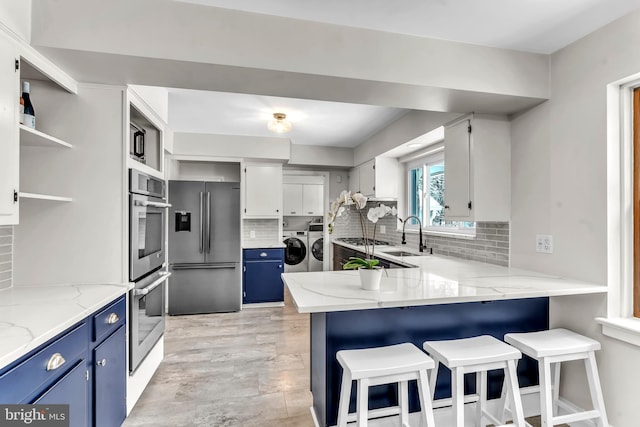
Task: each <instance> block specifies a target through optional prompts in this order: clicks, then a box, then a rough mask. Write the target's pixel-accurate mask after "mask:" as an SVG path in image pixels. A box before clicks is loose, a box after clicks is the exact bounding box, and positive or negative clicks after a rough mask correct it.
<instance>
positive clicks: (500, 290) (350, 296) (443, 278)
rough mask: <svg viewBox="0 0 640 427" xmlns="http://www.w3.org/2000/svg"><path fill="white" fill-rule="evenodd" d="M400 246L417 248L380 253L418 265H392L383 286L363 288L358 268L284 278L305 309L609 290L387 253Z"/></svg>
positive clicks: (493, 267) (473, 264) (453, 261)
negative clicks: (399, 266) (369, 288)
mask: <svg viewBox="0 0 640 427" xmlns="http://www.w3.org/2000/svg"><path fill="white" fill-rule="evenodd" d="M343 246H347V247H352V248H355V249H359V248H358V247H357V246H352V245H347V244H343ZM360 249H361V248H360ZM399 249H403V250H405V251H406V250H409V251H412V250H411V249H407V248H406V247H404V246H403V247H399V246H396V247H389V246H387V247H385V248H384V249H382V250H381V251H378V250H377V249H376V255H378V256H381V257H384V258H387V259H389V260H390V261H395V262H403V263H408V264H411V265H414V266H415V267H414V268H396V269H386V270H385V272H386V274H385V273H383V275H382V281H381V283H380V289H379V290H377V291H366V290H363V289H361V288H360V281H359V277H358V272H357V271H353V270H345V271H324V272H308V273H307V272H304V273H283V274H282V278H283V280H284V283H285V285H286V286H287V288H288V289H289V292H290V293H291V297H292V300H293V302H294V304H295V305H296V308H297V309H298V312H300V313H320V312H331V311H346V310H366V309H375V308H387V307H409V306H420V305H432V304H453V303H462V302H474V301H491V300H503V299H518V298H537V297H550V296H562V295H579V294H595V293H606V292H607V287H606V286H605V285H604V284H594V283H588V282H583V281H579V280H572V279H566V278H562V277H557V276H551V275H547V274H542V273H537V272H533V271H527V270H522V269H517V268H510V267H502V266H498V265H493V264H486V263H481V262H477V261H467V260H463V259H459V258H453V257H448V256H441V255H423V256H405V257H395V256H390V255H383V252H382V251H390V250H399Z"/></svg>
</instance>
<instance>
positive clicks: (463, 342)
mask: <svg viewBox="0 0 640 427" xmlns="http://www.w3.org/2000/svg"><path fill="white" fill-rule="evenodd" d="M423 348H424V350H425V351H426V352H427V353H429V355H430V356H431V357H433V359H434V360H435V361H436V362H437V366H436V369H434V370H433V371H431V386H432V397H433V396H434V395H433V391H434V390H435V384H436V379H437V377H438V367H439V366H440V364H442V365H444V366H446V367H447V368H449V369H450V370H451V406H452V409H453V411H452V412H453V421H452V424H451V425H452V426H455V427H464V403H465V396H464V375H465V374H468V373H476V394H477V403H476V413H475V417H476V419H475V422H476V425H480V426H483V427H484V426H486V425H487V424H488V423H487V422H486V420H489V421H490V422H491V423H493V424H495V425H501V426H502V425H504V419H502V418H498V417H496V416H495V415H494V414H492V413H490V412H489V411H487V371H490V370H494V369H502V370H504V374H505V382H504V387H506V390H507V391H508V393H507V394H508V397H509V399H510V400H511V405H512V406H511V407H512V408H514V411H513V413H514V420H513V422H514V424H509V425H510V426H512V427H513V426H517V427H524V426H525V425H526V424H525V421H524V412H523V410H522V400H521V398H520V389H519V386H518V378H517V372H516V360H518V359H520V358H521V357H522V353H520V351H519V350H518V349H516V348H514V347H511V346H510V345H508V344H505V343H504V342H502V341H500V340H498V339H497V338H494V337H492V336H489V335H481V336H477V337H472V338H463V339H457V340H444V341H425V342H424V343H423ZM504 397H505V396H503V398H504ZM442 400H443V401H445V402H446V403H448V399H442ZM437 402H439V401H434V402H433V403H434V405H435V404H436V403H437ZM500 405H501V406H502V407H504V401H500ZM436 406H440V405H436ZM443 406H444V405H443ZM503 415H504V411H501V417H502V416H503Z"/></svg>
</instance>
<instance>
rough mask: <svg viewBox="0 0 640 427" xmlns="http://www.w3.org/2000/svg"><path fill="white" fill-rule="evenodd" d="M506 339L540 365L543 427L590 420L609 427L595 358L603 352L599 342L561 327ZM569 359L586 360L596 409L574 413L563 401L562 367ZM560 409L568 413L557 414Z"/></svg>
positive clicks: (509, 335) (516, 334) (588, 379)
mask: <svg viewBox="0 0 640 427" xmlns="http://www.w3.org/2000/svg"><path fill="white" fill-rule="evenodd" d="M504 340H505V341H506V342H508V343H509V344H511V345H512V346H514V347H516V348H518V349H520V351H522V352H523V353H524V354H526V355H528V356H529V357H531V358H533V359H535V360H536V361H537V362H538V371H539V377H540V416H541V421H542V425H543V426H544V427H551V426H554V425H557V424H563V423H567V424H568V423H571V422H576V421H582V420H589V419H594V420H596V421H597V423H598V424H597V425H598V426H601V427H604V426H606V427H608V426H609V422H608V420H607V414H606V411H605V407H604V400H603V397H602V389H601V387H600V377H599V376H598V367H597V365H596V359H595V352H596V351H597V350H600V343H599V342H598V341H596V340H594V339H591V338H589V337H585V336H583V335H580V334H577V333H575V332H573V331H570V330H567V329H562V328H558V329H550V330H548V331H540V332H527V333H513V334H506V335H505V336H504ZM570 360H584V363H585V369H586V373H587V381H588V383H589V391H590V393H591V402H592V404H593V410H587V411H579V412H575V411H574V410H573V408H571V407H570V406H567V405H564V404H563V403H562V402H561V400H560V396H559V389H560V366H561V363H562V362H566V361H570ZM560 406H563V408H565V409H566V410H567V412H569V413H568V414H565V415H558V410H559V407H560ZM554 414H555V415H554Z"/></svg>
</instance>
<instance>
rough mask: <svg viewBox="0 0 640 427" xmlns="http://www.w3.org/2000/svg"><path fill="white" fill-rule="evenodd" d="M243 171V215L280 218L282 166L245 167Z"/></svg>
mask: <svg viewBox="0 0 640 427" xmlns="http://www.w3.org/2000/svg"><path fill="white" fill-rule="evenodd" d="M244 170H245V174H244V189H245V205H244V207H245V209H244V212H245V215H247V216H254V217H275V216H281V215H282V212H281V209H282V165H246V166H245V169H244Z"/></svg>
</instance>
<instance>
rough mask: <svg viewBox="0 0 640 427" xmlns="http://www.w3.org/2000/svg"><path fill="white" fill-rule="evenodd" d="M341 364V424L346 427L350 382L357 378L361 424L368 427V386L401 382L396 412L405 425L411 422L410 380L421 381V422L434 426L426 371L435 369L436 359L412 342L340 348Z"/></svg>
mask: <svg viewBox="0 0 640 427" xmlns="http://www.w3.org/2000/svg"><path fill="white" fill-rule="evenodd" d="M336 357H337V359H338V362H339V363H340V365H341V366H342V385H341V388H340V403H339V406H338V427H346V425H347V416H348V415H349V401H350V400H351V382H352V381H354V380H355V381H357V404H356V419H357V421H358V427H366V425H367V422H368V419H369V407H368V406H369V405H368V404H369V387H370V386H374V385H380V384H390V383H398V391H399V394H400V396H399V399H398V407H397V408H396V410H397V412H395V413H399V414H400V422H401V425H402V426H408V425H409V393H408V388H407V384H408V381H410V380H417V381H418V393H419V395H420V409H421V412H422V422H423V424H424V423H426V426H427V427H435V422H434V418H433V408H432V406H431V393H430V391H429V382H428V379H427V371H428V370H429V369H433V367H434V366H435V363H434V361H433V359H431V358H430V357H429V356H427V355H426V354H424V353H423V352H422V351H421V350H420V349H419V348H418V347H416V346H415V345H413V344H410V343H404V344H397V345H390V346H386V347H375V348H365V349H362V350H340V351H338V353H337V354H336Z"/></svg>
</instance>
